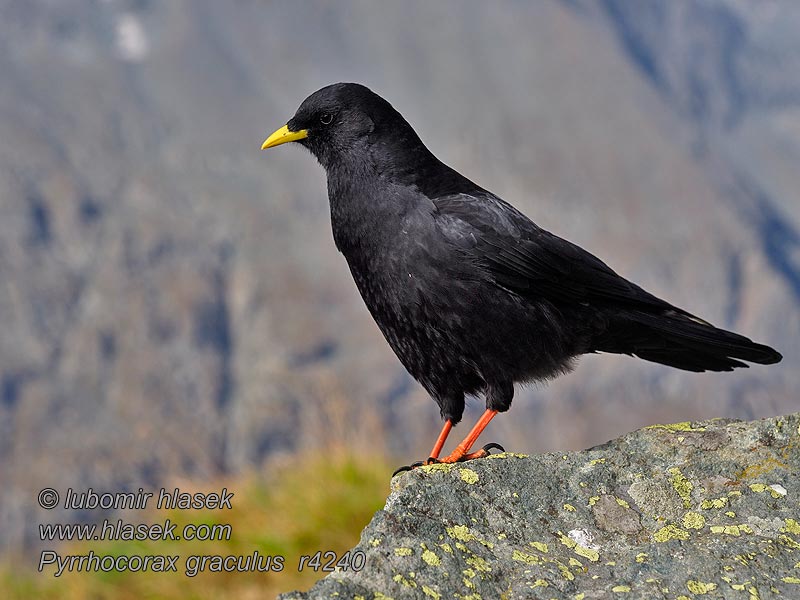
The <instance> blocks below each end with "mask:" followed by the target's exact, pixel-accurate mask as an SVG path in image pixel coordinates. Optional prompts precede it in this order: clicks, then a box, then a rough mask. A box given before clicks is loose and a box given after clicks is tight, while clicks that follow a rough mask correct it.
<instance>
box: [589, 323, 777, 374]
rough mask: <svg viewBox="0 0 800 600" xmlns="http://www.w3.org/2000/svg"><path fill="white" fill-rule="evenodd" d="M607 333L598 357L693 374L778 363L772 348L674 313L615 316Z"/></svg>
mask: <svg viewBox="0 0 800 600" xmlns="http://www.w3.org/2000/svg"><path fill="white" fill-rule="evenodd" d="M607 331H608V332H609V333H606V334H605V335H603V336H600V339H598V340H597V342H598V344H597V347H596V349H597V350H599V351H601V352H613V353H618V354H632V355H634V356H638V357H639V358H643V359H644V360H649V361H652V362H657V363H661V364H662V365H668V366H670V367H675V368H678V369H683V370H685V371H694V372H697V373H700V372H703V371H732V370H733V369H735V368H738V367H745V368H746V367H747V366H748V365H747V364H745V363H744V362H742V361H748V362H752V363H759V364H762V365H771V364H773V363H777V362H779V361H780V360H781V359H782V358H783V356H781V354H780V353H779V352H778V351H777V350H775V349H774V348H770V347H769V346H765V345H763V344H757V343H756V342H754V341H752V340H750V339H748V338H746V337H744V336H743V335H739V334H737V333H733V332H731V331H725V330H724V329H718V328H717V327H714V326H713V325H711V324H710V323H707V322H705V321H703V320H701V319H698V318H696V317H694V316H692V315H689V314H688V313H681V312H677V311H666V312H664V313H661V314H654V313H647V312H643V311H626V312H624V313H621V314H620V313H617V314H615V315H614V316H613V317H611V318H610V323H609V327H608V330H607Z"/></svg>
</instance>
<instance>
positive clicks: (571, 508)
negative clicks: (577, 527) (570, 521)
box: [564, 504, 575, 512]
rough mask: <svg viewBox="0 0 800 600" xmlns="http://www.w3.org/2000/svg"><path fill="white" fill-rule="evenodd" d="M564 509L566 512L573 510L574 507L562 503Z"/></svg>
mask: <svg viewBox="0 0 800 600" xmlns="http://www.w3.org/2000/svg"><path fill="white" fill-rule="evenodd" d="M564 510H566V511H568V512H575V507H574V506H572V504H564Z"/></svg>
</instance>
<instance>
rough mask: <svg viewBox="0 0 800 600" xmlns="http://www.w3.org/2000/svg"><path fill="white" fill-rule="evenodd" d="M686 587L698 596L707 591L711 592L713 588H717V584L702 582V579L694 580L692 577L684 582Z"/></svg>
mask: <svg viewBox="0 0 800 600" xmlns="http://www.w3.org/2000/svg"><path fill="white" fill-rule="evenodd" d="M686 587H687V588H688V589H689V591H690V592H692V593H693V594H695V595H698V596H703V595H705V594H707V593H708V592H713V591H714V590H715V589H717V584H716V583H711V582H709V583H704V582H702V581H695V580H693V579H690V580H689V581H687V582H686Z"/></svg>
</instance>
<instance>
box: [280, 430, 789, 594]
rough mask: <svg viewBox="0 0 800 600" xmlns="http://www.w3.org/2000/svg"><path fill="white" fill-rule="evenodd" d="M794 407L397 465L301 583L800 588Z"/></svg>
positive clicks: (455, 590)
mask: <svg viewBox="0 0 800 600" xmlns="http://www.w3.org/2000/svg"><path fill="white" fill-rule="evenodd" d="M798 469H800V414H795V415H791V416H787V417H778V418H773V419H764V420H760V421H753V422H741V421H730V420H719V419H718V420H712V421H703V422H695V423H689V422H687V423H677V424H673V425H655V426H652V427H646V428H644V429H640V430H638V431H634V432H633V433H630V434H628V435H625V436H623V437H621V438H619V439H617V440H614V441H611V442H608V443H607V444H604V445H602V446H598V447H595V448H592V449H589V450H585V451H582V452H572V453H568V454H542V455H538V456H525V455H520V454H511V453H504V454H498V455H495V456H492V457H491V458H487V459H482V460H477V461H473V462H469V463H462V464H457V465H434V466H429V467H423V468H420V469H417V470H415V471H413V472H408V473H402V474H400V475H399V476H397V477H395V478H394V480H393V481H392V491H391V493H390V495H389V498H388V499H387V501H386V506H385V507H384V509H383V510H382V511H379V512H378V513H377V514H376V515H375V517H374V518H373V520H372V522H371V523H370V524H369V525H368V526H367V527H366V529H364V531H363V533H362V536H361V541H360V543H359V544H358V545H357V546H356V547H355V548H354V552H363V553H364V554H365V555H366V563H365V567H364V568H363V569H361V570H360V571H358V572H354V571H340V572H336V573H332V574H330V575H329V576H328V577H326V578H325V579H323V580H321V581H320V582H318V583H317V585H315V586H314V587H313V588H312V589H311V591H309V592H307V593H290V594H284V595H283V596H281V598H282V600H300V599H311V598H332V597H339V598H364V599H376V600H377V599H384V600H385V599H387V598H395V599H400V598H426V597H427V598H433V599H440V598H441V599H444V598H464V599H466V598H470V599H475V600H477V599H479V598H487V599H489V598H509V599H510V598H565V599H566V598H569V599H575V600H588V599H589V598H616V597H619V598H670V599H676V598H678V599H681V600H688V599H689V598H695V597H700V596H702V597H709V598H749V599H754V598H762V599H764V598H772V597H779V596H780V597H783V598H797V597H799V596H800V502H799V501H798V498H800V482H798V479H797V472H798Z"/></svg>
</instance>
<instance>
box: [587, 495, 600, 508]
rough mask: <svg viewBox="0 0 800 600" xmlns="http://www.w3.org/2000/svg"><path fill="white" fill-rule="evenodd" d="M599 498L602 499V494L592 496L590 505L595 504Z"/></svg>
mask: <svg viewBox="0 0 800 600" xmlns="http://www.w3.org/2000/svg"><path fill="white" fill-rule="evenodd" d="M598 500H600V496H592V497H591V498H589V506H594V505H595V504H597V501H598Z"/></svg>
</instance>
